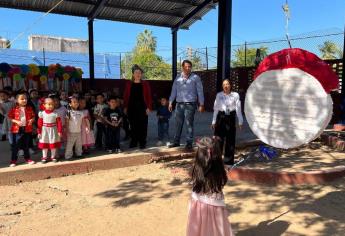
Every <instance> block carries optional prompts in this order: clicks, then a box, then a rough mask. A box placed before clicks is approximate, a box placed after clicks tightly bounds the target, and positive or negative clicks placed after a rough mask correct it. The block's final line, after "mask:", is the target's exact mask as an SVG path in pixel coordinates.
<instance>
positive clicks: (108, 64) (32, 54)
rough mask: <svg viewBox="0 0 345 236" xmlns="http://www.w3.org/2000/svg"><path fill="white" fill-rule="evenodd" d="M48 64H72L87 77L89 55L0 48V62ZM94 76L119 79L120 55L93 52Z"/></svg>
mask: <svg viewBox="0 0 345 236" xmlns="http://www.w3.org/2000/svg"><path fill="white" fill-rule="evenodd" d="M44 61H45V65H46V66H48V65H50V64H56V63H59V64H61V65H62V66H67V65H69V66H74V67H79V68H81V69H82V70H83V72H84V74H83V78H89V77H90V76H89V55H88V54H82V53H67V52H47V51H46V52H45V54H44V53H43V52H42V51H31V50H19V49H0V63H2V62H6V63H8V64H17V65H21V64H26V65H27V64H31V63H34V64H37V65H39V66H40V65H42V66H43V65H44ZM95 78H97V79H105V78H108V79H120V57H119V56H116V55H109V54H95Z"/></svg>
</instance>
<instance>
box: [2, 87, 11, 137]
mask: <svg viewBox="0 0 345 236" xmlns="http://www.w3.org/2000/svg"><path fill="white" fill-rule="evenodd" d="M9 98H10V94H9V93H8V91H6V90H2V91H0V114H1V115H2V116H3V120H2V127H1V134H2V136H1V140H2V141H5V140H6V137H7V136H8V135H9V129H10V127H11V125H12V124H11V121H10V120H9V119H8V117H7V114H8V112H9V111H10V109H11V108H12V107H14V105H15V103H14V102H11V101H10V100H9Z"/></svg>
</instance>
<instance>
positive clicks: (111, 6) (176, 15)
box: [106, 4, 201, 20]
mask: <svg viewBox="0 0 345 236" xmlns="http://www.w3.org/2000/svg"><path fill="white" fill-rule="evenodd" d="M106 7H110V8H116V9H123V10H128V11H137V12H143V13H149V14H157V15H163V16H172V17H178V18H183V17H184V15H182V14H179V13H172V11H173V10H174V9H167V10H166V11H156V10H150V9H142V8H138V7H129V6H121V5H117V4H106ZM194 19H196V20H201V17H194Z"/></svg>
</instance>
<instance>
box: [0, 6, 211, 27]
mask: <svg viewBox="0 0 345 236" xmlns="http://www.w3.org/2000/svg"><path fill="white" fill-rule="evenodd" d="M58 2H59V0H16V1H14V0H0V7H4V8H12V9H22V10H30V11H39V12H47V11H49V10H50V9H51V8H52V7H53V6H54V5H56V4H57V3H58ZM202 2H203V0H196V1H188V0H107V1H106V3H105V5H104V8H103V10H101V11H100V13H99V15H98V16H97V17H96V19H104V20H111V21H121V22H130V23H138V24H145V25H156V26H163V27H174V26H176V24H178V22H179V21H180V20H182V19H183V17H185V16H187V15H188V14H189V13H190V12H191V11H193V10H194V9H195V8H196V7H197V6H198V5H200V4H201V3H202ZM96 5H97V0H65V1H64V2H62V3H61V4H60V5H59V6H58V7H56V8H55V9H54V11H53V13H56V14H63V15H71V16H80V17H89V16H90V14H91V12H92V11H93V9H94V8H95V6H96ZM212 7H214V3H212V2H211V3H210V4H209V5H208V6H207V7H205V8H204V9H202V10H201V11H200V12H199V13H198V14H196V16H195V17H193V18H192V19H190V20H189V21H187V22H186V23H184V24H183V25H182V26H181V28H185V29H187V28H189V27H190V26H191V25H192V24H193V23H194V22H195V21H197V20H198V19H201V17H203V16H204V15H205V14H207V12H208V11H210V9H211V8H212Z"/></svg>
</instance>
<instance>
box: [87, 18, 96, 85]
mask: <svg viewBox="0 0 345 236" xmlns="http://www.w3.org/2000/svg"><path fill="white" fill-rule="evenodd" d="M88 31H89V73H90V88H91V89H93V88H94V85H95V55H94V47H93V43H94V41H93V20H89V22H88Z"/></svg>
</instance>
